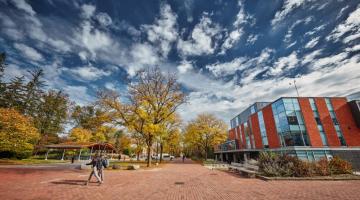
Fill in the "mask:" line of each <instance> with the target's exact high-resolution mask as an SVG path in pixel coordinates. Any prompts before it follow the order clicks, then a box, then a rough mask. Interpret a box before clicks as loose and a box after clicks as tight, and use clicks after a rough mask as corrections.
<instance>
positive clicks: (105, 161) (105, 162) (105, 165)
mask: <svg viewBox="0 0 360 200" xmlns="http://www.w3.org/2000/svg"><path fill="white" fill-rule="evenodd" d="M102 164H103V166H104V167H105V168H108V167H109V165H110V163H109V160H108V159H106V158H105V159H103V160H102Z"/></svg>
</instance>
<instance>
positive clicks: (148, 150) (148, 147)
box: [147, 145, 151, 167]
mask: <svg viewBox="0 0 360 200" xmlns="http://www.w3.org/2000/svg"><path fill="white" fill-rule="evenodd" d="M147 167H151V145H147Z"/></svg>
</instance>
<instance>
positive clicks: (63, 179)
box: [0, 161, 360, 200]
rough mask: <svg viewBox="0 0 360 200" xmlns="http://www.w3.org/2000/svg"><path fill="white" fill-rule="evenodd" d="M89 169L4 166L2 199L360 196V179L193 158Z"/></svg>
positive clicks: (0, 188)
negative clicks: (238, 171) (267, 177)
mask: <svg viewBox="0 0 360 200" xmlns="http://www.w3.org/2000/svg"><path fill="white" fill-rule="evenodd" d="M87 175H88V172H85V171H79V170H68V169H67V170H59V169H57V170H54V169H51V168H49V169H31V168H27V169H18V168H17V169H4V168H0V177H1V181H0V199H39V200H41V199H82V200H83V199H91V200H95V199H122V200H127V199H129V200H130V199H131V200H135V199H150V200H151V199H156V200H161V199H171V200H177V199H179V200H180V199H181V200H182V199H188V200H200V199H209V200H210V199H211V200H214V199H224V200H225V199H226V200H228V199H237V200H241V199H249V200H251V199H319V200H320V199H327V200H331V199H359V198H360V181H293V182H290V181H273V182H265V181H261V180H258V179H246V178H241V177H239V176H236V175H234V174H231V173H227V172H221V171H216V170H208V169H206V168H204V167H202V166H200V165H198V164H194V163H192V162H191V161H187V162H186V163H185V164H183V163H181V162H175V163H173V164H167V165H166V166H165V167H164V168H161V169H152V170H140V171H125V170H120V171H107V172H106V177H105V178H106V179H105V183H104V184H103V185H101V186H98V185H97V184H96V183H90V185H89V186H84V180H86V178H87Z"/></svg>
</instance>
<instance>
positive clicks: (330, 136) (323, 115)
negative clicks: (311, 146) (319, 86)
mask: <svg viewBox="0 0 360 200" xmlns="http://www.w3.org/2000/svg"><path fill="white" fill-rule="evenodd" d="M315 104H316V107H317V109H318V112H319V115H320V120H321V123H322V125H323V128H324V131H325V135H326V137H327V140H328V144H329V146H331V147H339V146H341V145H340V140H339V138H338V137H337V135H336V130H335V127H334V124H333V121H332V119H331V117H330V112H329V110H328V109H327V107H326V103H325V99H324V98H315Z"/></svg>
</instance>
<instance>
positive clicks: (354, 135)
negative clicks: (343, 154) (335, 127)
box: [331, 98, 360, 146]
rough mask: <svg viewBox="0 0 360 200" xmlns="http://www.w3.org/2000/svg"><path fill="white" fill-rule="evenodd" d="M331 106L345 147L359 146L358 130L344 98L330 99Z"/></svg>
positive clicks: (359, 133) (359, 134)
mask: <svg viewBox="0 0 360 200" xmlns="http://www.w3.org/2000/svg"><path fill="white" fill-rule="evenodd" d="M331 104H332V105H333V108H334V111H335V114H336V118H337V120H338V122H339V124H340V129H341V131H342V133H343V135H344V138H345V142H346V145H347V146H360V129H359V128H358V127H357V126H356V123H355V120H354V118H353V115H352V113H351V110H350V106H349V104H348V103H347V100H346V98H331Z"/></svg>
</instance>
